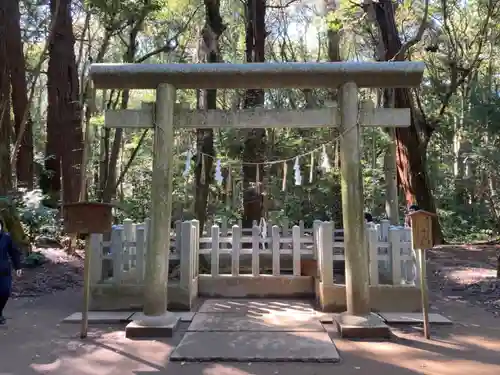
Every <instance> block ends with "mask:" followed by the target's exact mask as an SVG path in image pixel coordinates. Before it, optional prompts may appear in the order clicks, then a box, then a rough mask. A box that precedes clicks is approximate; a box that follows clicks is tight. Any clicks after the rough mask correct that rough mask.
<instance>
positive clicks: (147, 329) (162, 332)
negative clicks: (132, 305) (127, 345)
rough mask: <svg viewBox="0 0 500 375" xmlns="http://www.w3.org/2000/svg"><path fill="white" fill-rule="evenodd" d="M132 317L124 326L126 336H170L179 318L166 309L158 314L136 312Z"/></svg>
mask: <svg viewBox="0 0 500 375" xmlns="http://www.w3.org/2000/svg"><path fill="white" fill-rule="evenodd" d="M134 318H135V320H133V321H132V322H130V323H129V324H128V325H127V326H126V327H125V337H127V338H155V337H172V336H173V335H174V332H175V330H176V328H177V325H178V324H179V318H178V317H176V316H175V315H174V314H172V313H171V312H168V311H167V312H165V314H163V315H159V316H148V315H144V314H141V315H139V314H136V315H134Z"/></svg>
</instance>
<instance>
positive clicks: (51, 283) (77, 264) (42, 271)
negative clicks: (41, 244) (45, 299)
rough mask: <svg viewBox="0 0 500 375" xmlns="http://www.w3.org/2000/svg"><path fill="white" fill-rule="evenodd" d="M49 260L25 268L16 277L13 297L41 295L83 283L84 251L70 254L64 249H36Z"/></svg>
mask: <svg viewBox="0 0 500 375" xmlns="http://www.w3.org/2000/svg"><path fill="white" fill-rule="evenodd" d="M36 251H38V252H41V253H42V254H43V255H44V256H45V258H46V259H47V262H45V263H44V264H43V265H41V266H40V267H37V268H31V269H30V268H27V269H24V272H23V276H22V277H20V278H16V280H15V282H14V287H13V293H12V295H13V297H39V296H43V295H47V294H52V293H54V292H55V291H58V290H65V289H68V288H75V287H79V286H81V285H82V284H83V258H82V252H77V254H76V255H68V254H67V253H66V252H65V251H64V250H62V249H53V248H52V249H36Z"/></svg>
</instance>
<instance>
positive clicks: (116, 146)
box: [101, 11, 147, 203]
mask: <svg viewBox="0 0 500 375" xmlns="http://www.w3.org/2000/svg"><path fill="white" fill-rule="evenodd" d="M146 15H147V12H145V11H143V12H142V13H141V14H140V15H139V16H138V17H137V19H136V20H135V22H134V23H133V24H132V28H131V29H130V32H129V37H128V46H127V50H126V52H125V55H124V56H123V61H124V62H126V63H133V62H134V61H135V54H136V53H137V47H138V44H137V36H138V35H139V32H140V31H141V30H142V27H143V25H144V20H145V18H146ZM129 97H130V94H129V90H123V93H122V98H121V105H120V107H121V109H127V107H128V101H129ZM104 134H105V136H106V137H108V138H107V139H106V140H104V142H105V143H106V144H107V148H109V135H110V134H111V133H110V132H109V131H108V132H105V133H104ZM122 138H123V128H116V129H115V137H114V139H113V143H112V145H111V152H110V153H109V156H108V154H107V152H108V150H107V149H106V157H105V158H106V161H107V165H106V176H105V183H104V188H103V193H102V197H101V200H102V201H103V202H108V203H109V202H111V200H112V199H113V197H114V196H115V194H116V182H117V181H116V180H117V165H118V156H119V155H120V149H121V144H122Z"/></svg>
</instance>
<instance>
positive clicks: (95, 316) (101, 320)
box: [63, 311, 134, 324]
mask: <svg viewBox="0 0 500 375" xmlns="http://www.w3.org/2000/svg"><path fill="white" fill-rule="evenodd" d="M132 315H134V312H133V311H89V315H88V318H89V323H90V324H115V323H126V322H128V321H130V320H131V319H130V317H131V316H132ZM81 321H82V313H81V312H76V313H74V314H71V315H70V316H68V317H66V318H64V320H63V323H80V322H81Z"/></svg>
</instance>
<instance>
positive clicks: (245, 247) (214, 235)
mask: <svg viewBox="0 0 500 375" xmlns="http://www.w3.org/2000/svg"><path fill="white" fill-rule="evenodd" d="M198 225H199V223H198V221H196V220H193V221H186V222H183V223H181V222H176V223H175V225H174V229H173V230H172V233H171V252H170V254H169V256H170V259H171V260H172V261H173V262H177V263H178V265H177V268H178V269H179V270H180V272H179V273H180V279H181V283H182V282H183V280H182V279H183V278H184V277H191V276H192V275H197V274H198V272H199V257H200V256H204V257H205V258H206V259H207V260H209V264H210V270H208V272H209V273H208V274H209V275H212V276H218V275H222V274H227V275H232V276H238V275H239V274H240V272H241V268H242V264H243V263H245V264H247V265H248V267H247V268H248V270H249V272H251V274H252V275H253V276H258V275H260V274H261V273H263V270H264V269H269V272H270V273H271V274H272V275H275V276H277V275H280V274H283V272H291V273H292V275H294V276H299V275H301V272H302V270H301V264H302V260H304V259H316V260H317V263H318V269H319V273H320V277H321V278H322V280H323V282H326V283H332V284H333V283H334V282H335V280H336V275H335V274H334V268H333V264H334V262H341V261H344V259H345V256H344V242H343V241H342V240H343V231H342V230H339V229H337V230H335V229H334V226H333V223H331V222H321V221H315V222H314V225H313V227H312V228H305V227H304V225H303V222H301V223H299V225H295V226H292V227H291V228H288V227H287V226H281V227H279V226H277V225H268V226H267V230H266V231H263V230H262V228H261V227H258V226H254V227H253V228H252V229H251V230H250V231H248V230H245V229H242V228H241V226H239V225H233V226H232V227H230V228H229V227H228V226H227V225H221V226H218V225H212V226H211V228H210V231H209V232H208V233H206V232H205V233H204V235H203V236H202V237H199V229H198ZM148 228H149V221H146V222H145V223H141V224H134V223H133V222H132V221H131V220H125V221H124V223H123V225H120V226H115V227H114V228H113V230H112V232H111V233H110V234H107V235H99V234H94V235H92V236H91V239H90V240H91V248H92V251H93V256H92V268H91V274H92V282H93V283H94V284H99V283H112V284H118V285H120V284H142V283H143V280H144V272H145V254H146V249H147V233H148ZM366 251H367V252H368V254H369V259H370V261H369V270H368V272H369V274H370V284H371V285H378V284H380V283H385V284H387V283H389V284H393V285H400V284H402V283H403V284H414V283H418V280H417V278H418V272H417V269H418V264H417V261H416V257H415V256H414V254H413V251H412V250H411V238H410V230H409V229H408V228H402V227H391V226H390V225H389V222H388V221H382V222H381V223H380V224H376V225H374V224H367V226H366ZM224 261H225V265H224ZM286 263H288V266H286ZM266 266H267V267H266ZM183 275H184V277H183ZM186 275H188V276H186Z"/></svg>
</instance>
